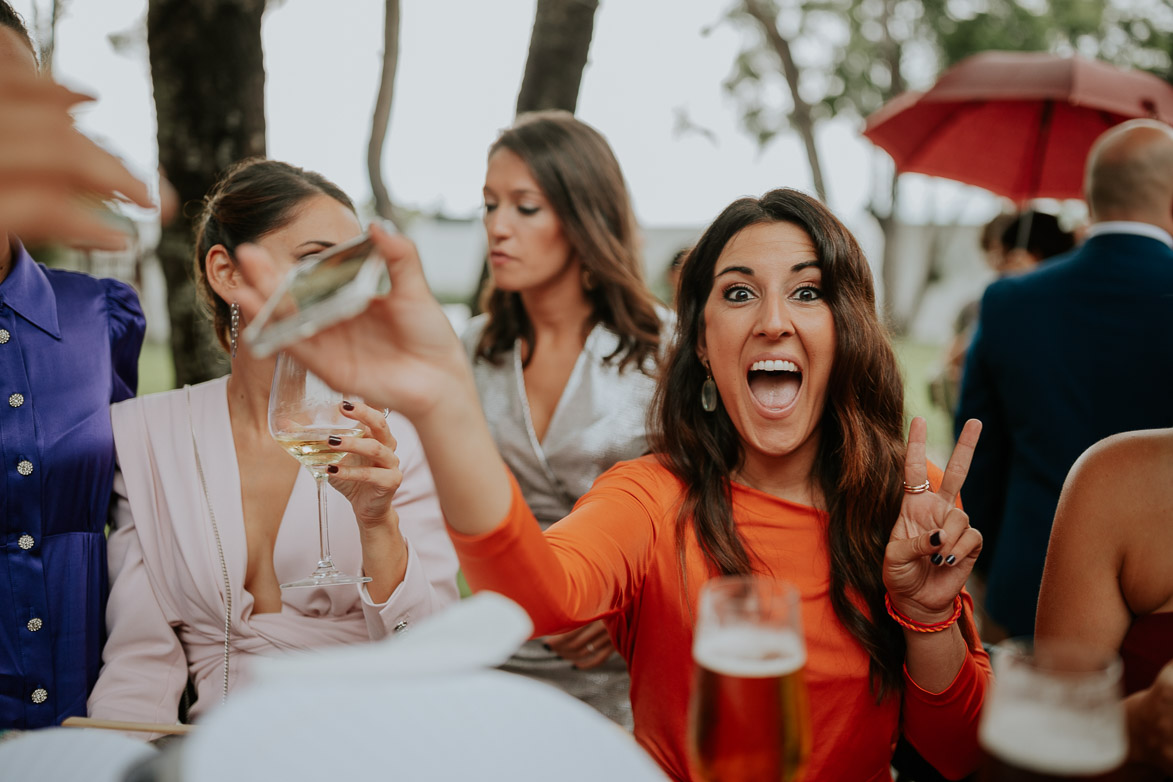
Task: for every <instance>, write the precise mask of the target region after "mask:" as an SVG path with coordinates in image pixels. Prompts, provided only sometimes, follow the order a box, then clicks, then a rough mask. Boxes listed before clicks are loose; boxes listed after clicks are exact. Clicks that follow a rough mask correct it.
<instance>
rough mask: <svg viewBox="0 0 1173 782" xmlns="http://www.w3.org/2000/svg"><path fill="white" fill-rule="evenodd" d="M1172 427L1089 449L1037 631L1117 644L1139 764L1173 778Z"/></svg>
mask: <svg viewBox="0 0 1173 782" xmlns="http://www.w3.org/2000/svg"><path fill="white" fill-rule="evenodd" d="M1170 475H1173V429H1160V430H1148V431H1142V432H1128V433H1125V434H1119V435H1115V436H1113V437H1109V438H1108V439H1106V440H1102V441H1101V442H1099V443H1097V444H1096V445H1094V446H1092V447H1091V448H1089V449H1088V450H1087V451H1086V452H1085V453H1084V454H1083V456H1081V457H1080V458H1079V461H1077V462H1076V463H1075V466H1074V467H1072V468H1071V474H1070V475H1068V476H1067V482H1066V483H1065V484H1064V486H1063V493H1062V494H1061V495H1060V497H1059V506H1058V508H1057V509H1056V511H1055V523H1054V525H1053V526H1052V528H1051V540H1050V546H1049V547H1048V549H1047V561H1046V567H1045V568H1044V570H1043V582H1042V587H1041V588H1040V590H1039V611H1038V617H1037V618H1036V622H1035V634H1036V636H1038V637H1039V638H1043V637H1047V638H1059V639H1062V640H1068V641H1074V642H1078V643H1080V644H1084V645H1089V646H1093V647H1099V646H1103V647H1107V648H1110V649H1113V650H1115V651H1118V652H1119V653H1120V656H1121V658H1122V660H1123V662H1124V688H1125V695H1126V696H1127V699H1126V701H1125V707H1126V712H1127V716H1128V727H1129V746H1130V758H1129V759H1130V761H1131V762H1132V764H1133V765H1132V768H1130V770H1131V771H1133V772H1134V773H1135V776H1133V777H1129V778H1136V779H1158V778H1163V779H1169V778H1173V662H1171V661H1173V524H1170V523H1169V521H1170V518H1171V517H1173V481H1171V480H1170V479H1169V476H1170Z"/></svg>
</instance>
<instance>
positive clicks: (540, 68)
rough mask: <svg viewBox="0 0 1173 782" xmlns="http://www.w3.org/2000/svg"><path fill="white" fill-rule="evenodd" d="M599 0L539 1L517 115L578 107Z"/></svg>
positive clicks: (518, 95)
mask: <svg viewBox="0 0 1173 782" xmlns="http://www.w3.org/2000/svg"><path fill="white" fill-rule="evenodd" d="M598 7H599V2H598V0H538V7H537V10H536V12H535V13H534V29H533V33H532V34H531V35H530V41H529V55H528V56H527V58H526V61H525V76H524V77H522V80H521V90H520V91H519V92H518V94H517V113H518V114H521V113H523V112H526V111H538V110H540V109H565V110H566V111H569V112H571V113H573V112H574V109H575V107H576V106H577V105H578V89H579V86H580V85H581V84H582V71H583V68H585V67H586V63H587V53H588V51H589V49H590V47H591V36H592V35H594V29H595V9H597V8H598Z"/></svg>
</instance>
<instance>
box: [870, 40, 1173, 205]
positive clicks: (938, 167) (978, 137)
mask: <svg viewBox="0 0 1173 782" xmlns="http://www.w3.org/2000/svg"><path fill="white" fill-rule="evenodd" d="M1137 117H1151V118H1154V119H1159V120H1161V121H1163V122H1166V123H1169V124H1173V85H1170V84H1169V83H1168V82H1165V81H1163V80H1162V79H1160V78H1158V77H1156V76H1153V75H1152V74H1149V73H1145V72H1143V71H1128V70H1121V69H1120V68H1117V67H1115V66H1113V65H1108V64H1107V63H1103V62H1100V61H1098V60H1088V59H1085V58H1082V57H1059V56H1057V55H1052V54H1046V53H1041V52H984V53H982V54H975V55H973V56H972V57H968V58H966V59H964V60H962V61H961V62H959V63H958V64H957V65H955V66H953V67H952V68H950V69H949V70H947V71H946V72H945V73H944V74H942V75H941V78H940V79H939V80H938V81H937V83H936V84H935V85H934V86H933V87H932V88H931V89H929V90H928V91H927V92H924V93H914V92H907V93H904V94H903V95H900V96H898V97H896V98H894V99H893V100H892V101H890V102H889V103H888V104H887V105H885V106H884V107H883V108H881V109H880V110H879V111H877V112H876V113H874V114H872V115H871V116H870V117H868V119H867V125H866V127H865V128H864V132H863V133H864V135H865V136H867V137H868V138H869V139H871V140H872V142H873V143H875V144H876V145H877V146H879V147H881V148H883V149H884V150H886V151H887V152H888V154H890V155H891V156H892V159H893V160H894V161H895V162H896V170H897V171H899V172H906V171H915V172H917V173H921V174H930V175H932V176H939V177H945V178H947V179H955V180H957V181H959V182H965V183H966V184H970V185H977V186H978V187H984V188H985V189H987V190H991V191H993V192H995V193H997V194H999V195H1003V196H1006V197H1008V198H1011V199H1013V200H1014V201H1016V202H1021V201H1025V200H1026V199H1029V198H1080V197H1082V194H1083V168H1084V161H1085V159H1086V158H1087V153H1088V150H1090V149H1091V145H1092V142H1094V141H1095V140H1096V138H1097V137H1098V136H1099V135H1100V134H1101V133H1103V132H1104V131H1105V130H1107V129H1108V128H1110V127H1112V126H1113V125H1116V124H1119V123H1121V122H1124V121H1125V120H1128V119H1133V118H1137Z"/></svg>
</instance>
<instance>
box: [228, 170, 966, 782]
mask: <svg viewBox="0 0 1173 782" xmlns="http://www.w3.org/2000/svg"><path fill="white" fill-rule="evenodd" d="M375 236H376V242H377V244H378V246H379V248H380V250H381V251H382V253H383V254H384V255H385V256H386V257H387V259H388V269H389V271H390V273H391V278H392V291H391V293H390V294H389V295H388V296H386V297H383V298H381V299H377V300H375V301H374V302H373V303H372V304H371V306H370V307H369V308H368V309H367V310H366V312H365V313H363V314H362V315H360V316H359V317H357V318H355V319H353V320H351V321H349V322H347V323H345V324H341V325H339V326H335V327H334V328H331V329H329V330H326V331H324V332H322V333H320V334H318V335H317V336H316V337H314V338H312V339H310V340H307V341H306V342H303V343H301V344H299V345H296V346H294V347H293V348H292V349H291V350H292V352H294V353H295V354H296V355H297V356H298V357H299V358H300V359H301V360H302V361H304V362H306V363H307V365H310V366H311V367H312V368H313V369H314V371H315V372H318V373H319V374H321V375H322V376H323V377H327V378H330V379H332V381H333V382H334V383H337V384H340V385H342V386H345V387H355V388H356V389H358V391H359V393H361V394H362V395H363V396H364V397H365V398H367V399H370V400H374V402H375V403H376V404H380V405H382V404H387V405H393V406H394V407H395V408H396V409H398V410H400V411H402V412H403V413H404V414H405V415H406V416H407V417H408V418H409V419H411V421H412V423H413V424H414V425H415V426H416V428H417V430H418V432H419V434H420V439H421V441H422V442H423V444H424V449H425V451H426V453H427V455H428V459H429V463H430V464H431V465H432V469H433V473H434V476H435V480H436V486H437V491H438V493H439V495H440V501H441V505H442V507H443V509H444V512H445V516H446V518H447V520H448V523H449V525H450V534H451V535H452V537H453V540H454V542H455V543H456V547H457V553H458V555H459V557H460V559H461V564H462V567H463V569H464V572H465V574H466V576H467V577H468V580H469V583H470V584H471V585H472V586H473V587H474V589H492V590H495V591H498V592H502V593H504V594H506V595H508V596H509V597H512V598H513V599H515V600H517V601H518V602H519V603H520V604H521V605H523V606H524V607H525V608H526V609H527V611H529V613H530V615H531V617H532V618H533V620H534V624H535V628H536V632H537V633H538V634H542V633H551V632H557V631H559V630H561V629H564V628H566V627H571V626H576V625H579V624H582V623H583V622H586V621H591V620H594V619H599V618H601V619H603V620H604V622H605V623H606V624H607V626H608V629H609V631H610V633H611V636H612V639H613V641H614V643H615V646H616V648H617V649H619V651H620V653H621V654H622V655H623V656H624V658H625V659H626V660H627V663H628V665H629V667H630V670H631V677H632V692H631V695H632V705H633V708H634V712H635V735H636V738H637V739H638V740H639V741H640V742H641V743H642V744H643V746H644V747H645V748H646V749H647V750H648V752H649V753H651V754H652V756H653V757H655V758H656V760H658V761H659V763H660V764H661V766H662V767H663V768H664V770H665V771H666V772H667V773H668V774H669V775H670V776H671V777H672V778H674V779H678V780H692V779H699V777H698V776H697V774H698V772H697V770H696V769H693V768H690V766H689V761H688V752H687V740H686V714H687V708H686V706H687V703H688V701H689V695H690V691H691V688H692V672H693V663H692V658H691V654H690V649H691V645H692V634H693V617H694V616H695V604H696V595H697V590H698V589H699V587H700V585H701V583H702V582H703V581H704V580H705V579H707V578H709V577H711V576H714V575H720V574H725V573H748V572H764V573H768V574H771V575H773V576H775V577H777V578H781V579H785V580H788V581H791V582H793V583H795V584H796V585H797V586H798V588H799V590H800V592H801V594H802V618H803V627H804V628H805V633H806V644H807V649H808V653H807V660H806V666H805V669H804V673H803V677H804V680H805V682H806V684H807V688H808V691H809V693H810V703H811V726H812V733H813V735H814V737H815V742H814V746H813V750H812V754H811V757H810V760H809V763H808V767H807V774H806V776H805V779H808V780H829V781H830V780H835V781H836V782H838V780H887V779H890V778H891V776H890V775H891V772H890V761H891V757H892V748H893V746H894V745H895V743H896V741H897V740H898V738H900V737H901V735H903V736H904V737H906V738H907V739H908V740H909V742H910V743H912V744H913V745H914V746H915V747H916V748H917V749H918V750H920V752H921V753H922V754H923V755H924V756H925V757H926V758H927V759H928V760H929V761H930V762H931V763H933V764H934V765H935V766H936V767H937V768H939V769H940V770H941V771H942V772H943V773H945V774H946V775H947V776H953V777H960V776H964V775H965V774H967V773H969V772H970V771H972V770H973V769H974V768H975V767H976V766H977V764H978V762H979V759H980V752H979V750H978V746H977V719H978V714H979V712H980V709H981V704H982V701H983V698H984V694H985V690H986V687H987V684H988V680H989V667H988V658H987V657H986V655H985V653H984V652H983V651H982V649H981V646H980V644H978V643H977V641H976V633H975V630H974V627H973V624H972V621H971V619H970V611H971V606H970V601H969V599H968V596H967V595H966V594H965V593H964V590H963V585H964V583H965V580H966V577H967V576H968V575H969V572H970V570H971V569H972V567H973V562H974V560H975V559H976V558H977V556H978V552H979V551H980V550H981V534H980V533H979V532H977V531H976V530H974V529H972V528H971V527H970V526H969V523H968V518H967V517H966V515H965V513H964V512H963V511H961V510H960V509H959V508H958V507H957V505H956V499H957V495H958V492H959V491H960V488H961V484H962V482H963V481H964V478H965V475H966V472H967V470H968V465H969V460H970V457H971V455H972V452H973V447H974V445H975V444H976V442H977V436H978V431H979V429H980V425H979V424H978V423H977V422H973V423H972V424H970V425H969V426H967V427H966V428H965V430H964V432H963V433H962V436H961V437H960V438H959V441H958V445H957V447H956V449H955V450H954V454H953V457H952V458H951V459H950V463H949V465H948V467H947V468H946V470H945V472H944V474H943V476H942V475H941V474H940V473H939V472H938V471H936V470H934V469H931V468H930V467H929V465H927V464H926V461H925V455H924V448H925V424H924V421H923V420H921V419H916V420H914V421H913V423H912V427H911V433H910V435H909V442H908V446H907V449H905V448H904V446H903V443H902V440H901V437H902V428H903V388H902V383H901V379H900V374H899V371H898V368H897V364H896V359H895V356H894V354H893V352H892V350H891V347H890V346H889V344H888V341H887V338H886V337H885V335H884V331H883V328H882V327H881V326H880V323H879V320H878V317H877V315H876V311H875V300H874V295H873V288H872V280H871V274H870V271H869V269H868V266H867V263H866V261H865V259H864V256H863V253H862V252H861V251H860V249H859V246H858V244H857V243H856V242H855V240H854V238H853V237H852V236H851V234H850V233H849V232H848V231H847V230H846V228H844V227H843V225H842V223H840V222H839V221H838V220H837V219H836V218H835V217H834V216H833V215H832V214H831V213H830V212H829V211H828V210H827V209H826V207H824V206H823V205H822V204H820V203H819V202H818V201H816V200H815V199H813V198H810V197H809V196H806V195H804V194H802V193H799V192H796V191H793V190H775V191H772V192H770V193H767V194H766V195H765V196H763V197H762V198H760V199H751V198H746V199H741V200H739V201H736V202H734V203H733V204H731V205H730V206H729V207H728V208H727V209H726V210H725V211H724V212H723V213H722V214H721V215H720V216H719V217H718V218H717V220H716V221H715V222H714V223H713V225H712V226H710V227H709V229H708V230H707V231H706V232H705V234H704V236H703V237H702V238H701V240H700V242H699V243H698V244H697V246H696V248H695V249H694V250H693V251H692V253H690V255H689V257H688V260H687V261H685V263H684V267H683V269H682V272H681V281H680V296H679V299H678V303H679V309H678V316H679V321H678V327H677V332H676V344H675V347H674V348H673V351H672V353H671V355H670V356H669V358H668V359H667V362H666V365H665V372H664V375H663V376H662V377H661V378H660V380H659V383H658V386H657V396H656V404H655V406H654V413H653V416H654V417H653V418H652V420H651V423H652V426H651V429H652V430H653V433H654V434H653V443H654V449H653V455H651V456H647V457H643V458H641V459H636V460H634V461H628V462H622V463H620V464H618V465H616V466H615V467H613V468H612V469H611V470H609V471H608V472H607V473H605V474H604V475H602V476H601V477H600V478H599V479H598V481H596V482H595V484H594V486H593V487H592V488H591V490H590V491H589V492H587V494H586V495H584V496H583V497H582V498H581V499H580V500H579V501H578V503H577V504H576V506H575V508H574V510H573V511H572V512H571V513H570V514H569V515H568V516H567V517H566V518H565V519H563V520H562V521H561V522H559V523H557V524H555V525H554V526H553V527H551V528H550V529H549V530H547V531H546V532H544V533H543V532H542V531H541V529H540V528H539V527H538V525H537V524H536V523H534V520H533V514H532V513H530V511H529V509H528V508H527V507H526V505H525V503H524V500H523V498H522V496H521V494H520V492H519V490H518V487H517V483H516V481H514V480H513V479H512V477H511V476H510V474H509V472H508V470H507V469H506V468H505V465H504V463H503V461H502V459H501V457H500V455H499V454H498V453H497V451H496V450H495V448H494V446H493V441H492V438H491V436H490V434H489V431H488V427H487V426H486V424H485V421H484V419H483V417H482V415H481V410H480V406H479V405H478V404H477V401H476V399H477V397H476V389H475V386H474V384H473V381H472V373H471V371H470V369H469V367H468V364H467V360H466V358H465V356H464V354H463V353H462V351H461V347H460V344H459V341H458V340H457V339H456V337H455V335H454V334H453V333H452V330H451V328H449V327H447V326H446V321H445V320H444V319H443V318H444V316H443V313H442V311H441V310H440V308H439V307H438V305H437V304H436V302H435V300H434V299H433V298H432V296H431V294H430V293H429V292H428V289H427V285H426V282H425V280H424V277H423V274H422V271H421V267H420V263H419V260H418V258H417V257H416V255H415V252H414V249H413V248H412V247H411V245H410V243H409V242H407V241H406V240H404V239H402V238H400V237H393V236H389V235H387V234H385V233H383V232H381V231H379V230H377V229H375ZM241 259H242V262H243V263H245V264H246V268H247V270H248V271H249V273H250V275H251V276H252V278H253V280H254V281H255V283H256V285H257V286H258V288H257V289H255V290H254V291H253V292H252V294H250V295H249V296H247V297H244V296H242V298H241V306H242V307H245V308H246V311H256V310H257V309H258V308H259V306H260V305H261V303H262V296H261V293H260V291H261V290H271V289H272V283H273V282H274V280H273V275H272V271H271V268H270V267H268V265H267V263H266V259H265V258H264V254H263V253H260V252H258V253H249V252H245V251H242V252H241ZM926 631H928V632H926Z"/></svg>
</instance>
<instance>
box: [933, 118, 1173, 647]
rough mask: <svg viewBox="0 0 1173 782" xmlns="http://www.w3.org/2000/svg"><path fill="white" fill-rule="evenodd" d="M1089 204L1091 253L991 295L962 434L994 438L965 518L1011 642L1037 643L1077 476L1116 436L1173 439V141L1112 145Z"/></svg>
mask: <svg viewBox="0 0 1173 782" xmlns="http://www.w3.org/2000/svg"><path fill="white" fill-rule="evenodd" d="M1084 190H1085V196H1086V198H1087V202H1088V206H1089V207H1090V210H1091V217H1092V225H1091V227H1090V228H1089V230H1088V232H1087V235H1086V241H1085V242H1084V243H1083V245H1082V246H1080V247H1079V248H1078V249H1076V250H1074V251H1072V252H1070V253H1068V254H1066V255H1062V256H1059V257H1058V258H1056V259H1054V260H1053V261H1051V262H1050V263H1048V264H1046V265H1045V266H1042V267H1040V268H1039V269H1037V270H1036V271H1033V272H1031V273H1029V274H1025V275H1023V276H1020V277H1013V278H1006V279H1002V280H999V281H997V282H995V283H993V284H991V285H990V286H989V288H987V290H986V293H985V295H984V296H983V297H982V304H981V314H980V320H979V322H978V330H977V333H976V335H975V336H974V341H973V344H972V346H971V348H970V351H969V356H968V359H967V361H966V366H965V374H964V377H963V380H962V386H961V402H960V405H959V408H958V412H957V419H956V428H957V431H958V432H960V431H961V426H962V425H963V424H964V423H965V421H966V420H967V419H969V418H978V419H980V420H981V421H982V422H983V424H984V426H983V428H982V438H981V442H980V443H979V444H978V446H977V451H976V453H975V454H974V459H973V465H972V467H971V468H970V471H969V477H968V479H967V480H966V483H965V490H964V493H963V494H964V499H965V509H966V512H967V513H968V514H969V518H970V522H971V523H972V524H973V526H975V527H977V528H978V529H979V530H981V532H982V535H983V536H984V537H985V551H984V552H983V555H982V559H983V560H985V565H986V568H985V570H986V573H987V584H986V610H987V611H988V613H989V615H990V617H991V618H992V619H993V621H994V622H995V623H997V624H998V625H1001V627H1002V629H1003V630H1004V631H1005V632H1006V633H1008V634H1009V635H1030V634H1032V633H1033V632H1034V617H1035V607H1036V603H1037V602H1038V593H1039V581H1040V579H1041V578H1042V573H1043V560H1044V558H1045V556H1046V552H1047V541H1048V539H1049V537H1050V531H1051V521H1052V519H1053V518H1054V515H1055V506H1056V504H1057V503H1058V500H1059V492H1060V490H1061V489H1062V487H1063V481H1064V479H1065V478H1066V476H1067V471H1068V470H1069V469H1070V468H1071V465H1072V464H1074V463H1075V460H1076V459H1077V458H1078V457H1079V455H1080V454H1081V453H1083V451H1084V450H1085V449H1086V448H1088V447H1089V446H1090V445H1092V444H1093V443H1095V442H1096V441H1098V440H1101V439H1103V438H1105V437H1107V436H1108V435H1111V434H1115V433H1117V432H1125V431H1132V430H1136V429H1153V428H1159V427H1169V426H1173V236H1171V234H1173V129H1171V128H1170V127H1169V126H1167V125H1164V124H1162V123H1160V122H1156V121H1151V120H1134V121H1131V122H1127V123H1124V124H1122V125H1118V126H1116V127H1115V128H1112V129H1111V130H1109V131H1108V132H1106V133H1105V134H1104V135H1103V136H1101V137H1100V138H1099V139H1098V140H1097V141H1096V144H1095V145H1094V146H1093V148H1092V151H1091V154H1090V155H1089V156H1088V162H1087V172H1086V179H1085V182H1084ZM1170 480H1173V476H1170ZM994 634H995V633H991V634H989V635H994Z"/></svg>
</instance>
